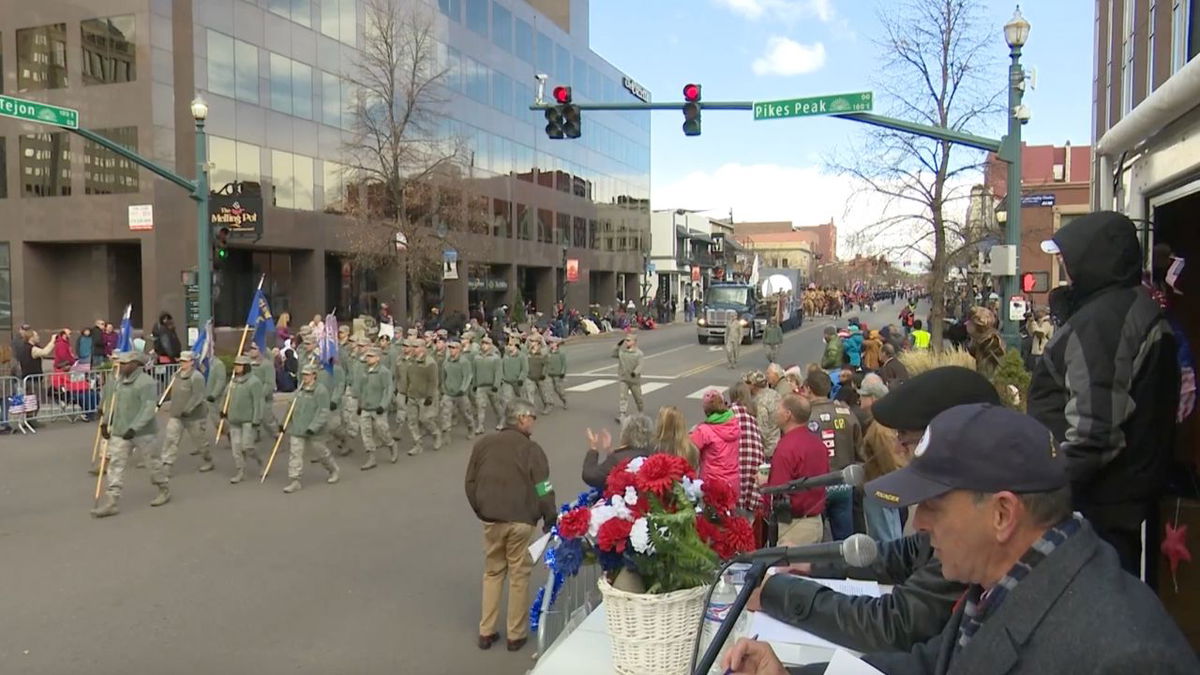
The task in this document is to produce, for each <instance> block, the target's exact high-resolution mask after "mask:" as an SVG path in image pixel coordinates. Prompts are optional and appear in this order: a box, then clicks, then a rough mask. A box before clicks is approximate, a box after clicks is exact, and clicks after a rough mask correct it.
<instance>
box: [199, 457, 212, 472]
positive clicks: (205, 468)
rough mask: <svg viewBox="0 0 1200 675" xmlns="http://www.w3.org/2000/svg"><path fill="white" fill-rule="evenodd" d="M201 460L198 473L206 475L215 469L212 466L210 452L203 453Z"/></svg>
mask: <svg viewBox="0 0 1200 675" xmlns="http://www.w3.org/2000/svg"><path fill="white" fill-rule="evenodd" d="M202 459H203V462H201V464H200V469H199V471H200V473H208V472H209V471H212V470H213V469H214V468H215V465H214V464H213V458H212V453H211V452H206V453H204V457H203V458H202Z"/></svg>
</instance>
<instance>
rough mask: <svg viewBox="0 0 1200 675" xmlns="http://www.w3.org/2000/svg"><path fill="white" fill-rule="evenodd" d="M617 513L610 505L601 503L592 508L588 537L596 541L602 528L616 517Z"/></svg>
mask: <svg viewBox="0 0 1200 675" xmlns="http://www.w3.org/2000/svg"><path fill="white" fill-rule="evenodd" d="M616 515H617V512H616V510H615V509H613V507H611V506H609V505H608V504H604V503H600V504H597V505H595V506H593V507H592V519H591V521H590V522H588V536H589V537H591V538H593V539H595V538H596V534H597V533H598V532H599V531H600V526H601V525H603V524H604V523H606V522H608V521H609V520H611V519H612V518H614V517H616Z"/></svg>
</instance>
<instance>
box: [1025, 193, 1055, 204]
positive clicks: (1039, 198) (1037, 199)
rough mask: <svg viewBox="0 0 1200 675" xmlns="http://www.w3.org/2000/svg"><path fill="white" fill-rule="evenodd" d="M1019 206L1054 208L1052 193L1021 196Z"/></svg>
mask: <svg viewBox="0 0 1200 675" xmlns="http://www.w3.org/2000/svg"><path fill="white" fill-rule="evenodd" d="M1021 206H1054V193H1046V194H1040V195H1022V196H1021Z"/></svg>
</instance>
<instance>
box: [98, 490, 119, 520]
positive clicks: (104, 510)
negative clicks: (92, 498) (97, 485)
mask: <svg viewBox="0 0 1200 675" xmlns="http://www.w3.org/2000/svg"><path fill="white" fill-rule="evenodd" d="M119 512H120V509H118V508H117V498H116V497H114V496H113V495H110V494H106V495H104V501H102V502H100V504H99V505H98V506H96V508H94V509H92V510H91V514H92V517H93V518H107V517H109V516H115V515H117V513H119Z"/></svg>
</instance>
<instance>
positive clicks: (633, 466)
mask: <svg viewBox="0 0 1200 675" xmlns="http://www.w3.org/2000/svg"><path fill="white" fill-rule="evenodd" d="M645 463H646V458H645V457H634V458H633V459H631V460H629V465H628V466H626V467H625V470H626V471H628V472H629V473H637V472H638V471H641V470H642V464H645Z"/></svg>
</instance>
